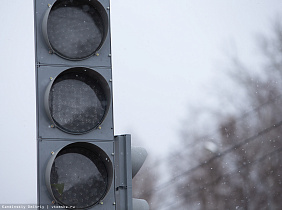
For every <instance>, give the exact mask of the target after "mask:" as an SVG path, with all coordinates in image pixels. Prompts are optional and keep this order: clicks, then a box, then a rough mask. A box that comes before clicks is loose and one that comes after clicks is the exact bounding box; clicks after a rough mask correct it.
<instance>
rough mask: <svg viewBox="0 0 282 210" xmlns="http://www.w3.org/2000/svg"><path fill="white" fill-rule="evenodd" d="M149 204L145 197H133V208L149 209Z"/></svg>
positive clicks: (138, 209) (134, 209)
mask: <svg viewBox="0 0 282 210" xmlns="http://www.w3.org/2000/svg"><path fill="white" fill-rule="evenodd" d="M149 209H150V207H149V204H148V202H147V201H145V200H143V199H136V198H133V208H132V210H149Z"/></svg>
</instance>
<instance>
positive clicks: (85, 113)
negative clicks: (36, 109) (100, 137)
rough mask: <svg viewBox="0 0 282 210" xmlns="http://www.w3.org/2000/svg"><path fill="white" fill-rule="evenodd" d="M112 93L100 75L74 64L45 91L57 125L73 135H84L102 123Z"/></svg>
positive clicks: (47, 105)
mask: <svg viewBox="0 0 282 210" xmlns="http://www.w3.org/2000/svg"><path fill="white" fill-rule="evenodd" d="M110 95H111V93H110V87H109V85H108V83H107V81H106V80H105V79H104V77H103V76H102V75H101V74H99V73H98V72H96V71H94V70H92V69H89V68H83V67H75V68H70V69H67V70H65V71H63V72H62V73H60V74H59V75H58V76H57V77H56V78H55V79H53V80H52V81H51V82H50V84H49V85H48V87H47V89H46V93H45V108H46V112H47V114H48V115H49V117H50V119H51V120H52V121H53V123H54V126H55V127H57V128H59V129H61V130H62V131H64V132H66V133H70V134H84V133H87V132H89V131H91V130H93V129H95V128H97V127H98V126H99V125H100V124H101V123H102V122H103V120H104V118H105V117H106V115H107V113H108V110H109V106H110V101H111V96H110Z"/></svg>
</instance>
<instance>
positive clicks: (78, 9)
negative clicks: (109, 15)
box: [47, 0, 104, 59]
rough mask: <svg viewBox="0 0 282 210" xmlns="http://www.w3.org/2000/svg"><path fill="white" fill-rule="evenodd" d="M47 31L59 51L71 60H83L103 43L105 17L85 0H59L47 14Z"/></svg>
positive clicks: (55, 49)
mask: <svg viewBox="0 0 282 210" xmlns="http://www.w3.org/2000/svg"><path fill="white" fill-rule="evenodd" d="M47 34H48V38H49V42H50V44H51V46H52V48H53V50H54V51H55V52H56V53H58V54H59V55H61V56H63V57H65V58H68V59H84V58H87V57H88V56H90V55H92V54H93V53H94V52H95V51H96V50H97V48H98V47H99V46H100V44H101V42H102V39H103V34H104V32H103V20H102V18H101V16H100V14H99V12H98V11H97V10H96V9H95V8H94V7H93V5H91V4H89V3H87V2H86V1H77V0H73V1H71V0H64V1H57V2H56V3H55V4H54V6H53V7H52V9H51V11H50V14H49V17H48V23H47Z"/></svg>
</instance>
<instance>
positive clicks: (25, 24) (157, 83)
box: [0, 0, 282, 203]
mask: <svg viewBox="0 0 282 210" xmlns="http://www.w3.org/2000/svg"><path fill="white" fill-rule="evenodd" d="M1 3H2V4H1V7H0V19H1V22H0V30H1V31H0V49H1V52H0V55H1V56H0V58H1V62H0V71H1V82H0V88H1V89H0V90H1V91H0V96H1V104H0V106H1V109H0V110H1V120H0V128H1V134H2V135H1V141H0V154H1V160H0V177H1V179H0V188H1V190H0V203H36V141H35V76H34V37H33V35H34V32H33V1H32V0H25V1H22V0H9V1H5V2H4V1H3V2H1ZM281 12H282V2H281V1H279V0H248V1H246V0H214V1H204V0H174V1H171V0H150V1H149V0H142V1H132V0H131V1H129V0H113V1H112V2H111V32H112V55H113V56H112V59H113V60H112V61H113V84H114V120H115V133H116V134H122V133H131V134H132V135H133V136H132V137H133V138H136V139H138V140H139V141H143V142H144V145H145V146H146V147H147V149H148V150H149V152H150V153H151V154H154V153H156V154H159V155H162V154H164V153H166V152H167V151H168V150H169V148H171V147H172V146H173V145H175V144H177V141H178V133H179V130H180V129H181V128H182V125H181V121H182V120H184V119H186V118H187V116H188V115H189V112H191V110H189V109H188V108H189V107H190V106H197V105H199V106H203V104H208V105H209V104H210V105H211V106H213V105H217V103H216V101H215V100H213V99H212V98H211V97H209V96H210V95H208V94H210V93H211V92H213V91H214V92H216V91H217V90H213V85H214V84H215V83H224V81H221V80H220V78H222V77H220V75H218V73H219V72H220V71H218V69H216V68H217V67H218V66H220V64H219V63H218V61H224V58H225V57H224V53H225V52H234V54H238V55H239V56H240V57H242V58H243V59H244V60H248V61H250V62H251V63H255V61H256V60H255V58H254V56H253V55H254V52H255V40H254V37H255V35H256V34H258V33H266V34H267V33H268V31H269V29H270V23H271V20H273V19H274V18H275V17H276V16H277V15H278V16H280V17H281V15H280V14H281ZM227 105H228V104H227ZM192 122H193V119H191V126H193V125H192Z"/></svg>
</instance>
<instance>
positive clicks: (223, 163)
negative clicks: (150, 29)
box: [171, 22, 282, 210]
mask: <svg viewBox="0 0 282 210" xmlns="http://www.w3.org/2000/svg"><path fill="white" fill-rule="evenodd" d="M259 44H260V47H261V51H262V53H263V57H264V59H265V60H264V63H265V64H263V66H262V69H263V71H260V72H259V73H257V74H256V73H251V71H250V70H249V69H248V68H247V67H246V66H245V65H243V63H242V62H240V61H239V60H238V59H236V58H235V59H232V65H231V66H232V70H233V71H231V79H232V80H233V81H235V83H236V84H237V88H238V89H240V88H242V89H243V90H244V93H245V98H246V99H247V100H245V101H244V103H245V110H244V109H240V112H241V113H240V117H238V116H237V115H236V114H228V115H227V114H225V115H220V116H219V117H218V118H217V119H215V121H218V122H219V124H218V126H217V127H218V129H217V130H216V132H215V133H214V134H213V136H212V137H211V136H210V137H209V135H206V134H203V133H202V131H201V134H200V133H197V131H194V133H193V134H190V135H187V133H186V132H184V134H185V135H183V137H182V144H181V145H182V146H181V150H180V152H179V151H178V152H176V153H177V155H178V157H179V158H178V160H179V161H178V162H176V164H175V165H174V166H173V172H174V173H173V174H172V180H175V177H177V180H175V182H174V188H175V193H176V194H177V198H178V202H177V203H178V204H179V206H178V207H177V209H183V210H186V209H203V210H207V209H208V210H209V209H211V210H212V209H246V210H247V209H282V202H281V198H282V161H281V160H282V139H281V130H282V126H281V125H282V123H281V121H282V27H281V24H280V23H279V22H277V23H276V24H275V27H274V33H273V37H271V38H266V37H263V36H262V37H261V38H260V42H259ZM253 72H254V71H253ZM233 88H234V87H233ZM246 107H247V108H248V110H246ZM249 107H252V108H251V110H250V108H249ZM186 126H187V125H186ZM199 132H200V131H199ZM199 136H205V137H201V138H200V137H199ZM185 144H186V146H183V145H185ZM174 155H175V154H174ZM176 171H177V175H176ZM175 207H176V206H175ZM172 208H173V206H171V209H172Z"/></svg>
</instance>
